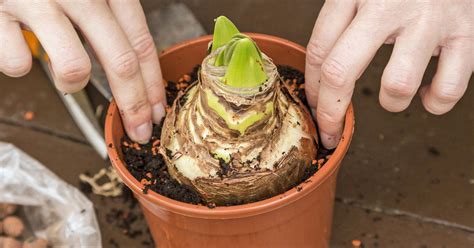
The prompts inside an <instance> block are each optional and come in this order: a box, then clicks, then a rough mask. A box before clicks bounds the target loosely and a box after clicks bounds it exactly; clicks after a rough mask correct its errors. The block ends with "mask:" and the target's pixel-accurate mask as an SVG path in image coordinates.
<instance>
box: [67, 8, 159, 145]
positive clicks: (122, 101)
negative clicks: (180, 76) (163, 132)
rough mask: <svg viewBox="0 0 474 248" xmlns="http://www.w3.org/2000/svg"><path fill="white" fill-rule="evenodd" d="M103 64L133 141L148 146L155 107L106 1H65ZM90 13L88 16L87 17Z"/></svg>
mask: <svg viewBox="0 0 474 248" xmlns="http://www.w3.org/2000/svg"><path fill="white" fill-rule="evenodd" d="M62 5H63V8H64V9H65V11H66V13H67V14H68V16H70V17H71V19H72V20H73V21H74V22H75V23H76V24H77V25H78V26H79V28H80V29H81V31H82V33H83V34H84V36H85V37H86V38H87V40H88V41H89V42H90V43H91V47H92V48H93V50H94V51H95V53H96V54H97V57H98V59H99V61H100V62H101V64H102V66H103V68H104V70H105V73H106V75H107V78H108V80H109V83H110V87H111V89H112V93H113V95H114V98H115V100H116V102H117V105H118V107H119V109H120V113H121V115H122V120H123V123H124V126H125V130H126V131H127V134H128V135H129V136H130V138H131V139H133V140H134V141H137V142H139V143H146V142H148V140H149V139H150V137H151V131H152V124H151V106H150V103H149V102H148V97H147V93H146V89H145V85H144V83H143V78H142V75H141V72H140V65H139V63H138V58H137V55H136V54H135V52H134V50H133V48H132V46H131V45H130V43H129V41H128V39H127V36H126V35H125V33H124V32H123V30H122V28H121V27H120V25H119V24H118V23H117V21H116V19H115V17H114V16H113V14H112V12H111V11H110V9H109V6H108V5H107V4H106V3H105V1H90V2H88V3H87V4H86V3H79V2H75V1H65V2H62ZM84 13H87V15H84Z"/></svg>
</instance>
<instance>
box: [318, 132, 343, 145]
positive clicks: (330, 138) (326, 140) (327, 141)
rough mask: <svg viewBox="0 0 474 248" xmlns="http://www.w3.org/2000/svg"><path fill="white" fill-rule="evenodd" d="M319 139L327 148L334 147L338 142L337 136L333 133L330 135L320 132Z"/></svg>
mask: <svg viewBox="0 0 474 248" xmlns="http://www.w3.org/2000/svg"><path fill="white" fill-rule="evenodd" d="M320 135H321V141H322V142H323V145H324V147H326V148H327V149H333V148H336V146H337V144H338V143H339V139H340V138H338V136H335V135H330V134H327V133H323V132H321V134H320Z"/></svg>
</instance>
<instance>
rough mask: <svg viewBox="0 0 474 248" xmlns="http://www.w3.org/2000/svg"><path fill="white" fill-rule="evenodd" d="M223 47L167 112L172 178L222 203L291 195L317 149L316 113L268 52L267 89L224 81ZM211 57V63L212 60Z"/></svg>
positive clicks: (165, 151)
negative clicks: (219, 63)
mask: <svg viewBox="0 0 474 248" xmlns="http://www.w3.org/2000/svg"><path fill="white" fill-rule="evenodd" d="M218 52H219V49H217V50H216V51H214V52H212V53H211V54H210V55H208V56H207V57H206V58H205V59H204V60H203V62H202V65H201V70H200V74H199V79H198V81H197V82H195V83H194V84H193V85H191V86H190V87H189V88H188V89H187V90H186V91H185V92H183V93H182V94H180V95H179V96H178V98H177V99H176V100H175V102H174V104H173V107H172V110H171V111H170V112H169V113H168V115H167V116H166V119H165V122H164V124H163V130H162V135H161V147H160V153H161V154H162V155H163V157H164V159H165V162H166V164H167V167H168V171H169V173H170V175H171V176H172V177H173V178H174V179H176V180H177V181H178V182H180V183H181V184H184V185H187V186H189V187H190V188H193V189H194V190H196V191H197V192H198V193H199V194H200V195H201V197H202V198H203V200H204V201H206V202H213V203H216V204H217V205H229V204H237V203H248V202H253V201H257V200H260V199H262V198H266V197H269V196H273V195H276V194H279V193H283V192H284V191H286V190H288V189H289V188H291V187H293V186H296V184H297V183H298V182H299V181H300V180H301V179H302V177H303V176H304V173H305V170H306V169H308V168H309V167H310V166H311V162H312V160H313V159H314V158H315V156H316V152H317V146H318V144H317V140H318V139H317V134H316V128H315V126H314V123H313V121H312V119H311V116H310V114H309V112H308V111H307V109H306V108H305V107H304V106H303V104H302V103H301V102H300V101H299V99H297V97H296V96H293V95H292V94H290V92H289V90H288V88H287V87H286V86H285V85H284V84H283V83H282V82H281V79H280V77H279V75H278V71H277V68H276V66H275V65H274V64H273V62H272V60H271V59H270V58H268V56H266V55H265V54H263V53H262V60H263V66H264V69H265V72H266V74H267V76H268V80H267V81H266V82H265V83H263V84H262V85H261V86H259V87H249V88H234V87H230V86H228V85H226V84H224V83H223V82H222V80H221V79H222V77H223V76H224V75H225V72H226V67H225V66H214V63H212V61H213V60H214V58H215V56H216V54H217V53H218ZM209 61H211V62H209Z"/></svg>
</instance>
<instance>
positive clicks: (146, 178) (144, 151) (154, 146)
mask: <svg viewBox="0 0 474 248" xmlns="http://www.w3.org/2000/svg"><path fill="white" fill-rule="evenodd" d="M198 70H199V65H198V66H196V67H195V68H194V69H193V71H192V72H190V73H189V74H185V75H183V77H181V78H180V79H179V81H178V82H168V83H167V86H166V95H167V101H168V105H171V104H172V103H173V102H174V100H175V99H176V97H177V96H178V94H179V92H181V91H184V90H185V89H186V88H187V87H188V86H189V85H190V84H192V83H193V82H195V81H196V80H197V72H198ZM278 72H279V74H280V76H281V78H282V80H283V81H284V82H285V83H286V84H287V85H289V86H290V90H291V91H293V92H292V93H293V94H296V95H297V96H298V97H299V99H300V100H301V101H302V102H303V103H304V104H305V105H306V106H307V101H306V96H305V93H304V74H303V73H302V72H300V71H298V70H296V69H294V68H291V67H289V66H283V65H279V66H278ZM161 128H162V125H161V124H158V125H154V127H153V134H152V138H151V140H150V142H149V143H147V144H144V145H140V144H138V143H135V142H133V141H131V139H130V138H129V137H128V136H126V135H125V136H124V137H123V138H122V142H121V149H122V152H123V155H124V156H123V158H124V161H125V163H126V165H127V168H128V170H129V171H130V173H131V174H132V175H133V176H134V177H135V178H136V179H137V180H138V181H139V182H141V183H142V184H143V185H144V186H145V187H144V190H143V193H145V194H146V193H147V192H148V190H153V191H155V192H157V193H159V194H161V195H163V196H166V197H169V198H171V199H174V200H178V201H181V202H185V203H191V204H202V205H207V206H208V207H210V208H213V207H215V204H213V203H208V204H205V203H204V201H203V199H201V197H200V196H199V194H198V193H197V192H195V191H194V190H193V189H191V188H189V187H187V186H185V185H181V184H179V183H178V182H177V181H176V180H174V179H172V178H171V176H170V175H169V173H168V171H167V167H166V164H165V161H164V159H163V156H162V155H161V154H160V153H158V147H159V145H160V137H161ZM332 152H333V150H327V149H324V148H323V147H319V149H318V154H317V158H316V160H313V161H312V165H311V166H310V167H308V169H307V170H306V171H305V175H304V177H303V179H302V180H301V181H299V182H297V183H296V184H295V185H292V186H291V187H297V189H300V188H298V187H299V186H298V185H299V184H300V183H301V182H303V181H305V180H307V179H308V178H309V177H311V176H312V175H313V174H314V173H316V172H317V171H318V170H319V169H320V168H321V167H322V166H323V165H324V164H325V163H326V161H327V160H328V159H329V157H330V156H331V154H332ZM227 167H228V165H227V164H226V163H225V162H224V161H221V169H222V170H223V171H225V169H226V168H227ZM291 187H290V188H291ZM287 190H288V189H287ZM272 196H274V195H268V196H265V197H263V198H262V199H259V200H264V199H267V198H270V197H272ZM239 204H242V202H238V201H236V202H233V203H231V204H227V205H239Z"/></svg>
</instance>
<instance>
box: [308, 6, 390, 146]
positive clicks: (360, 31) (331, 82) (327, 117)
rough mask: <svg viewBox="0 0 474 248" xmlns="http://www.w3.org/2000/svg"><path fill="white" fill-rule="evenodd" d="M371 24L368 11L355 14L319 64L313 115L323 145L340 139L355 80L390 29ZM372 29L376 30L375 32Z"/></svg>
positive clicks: (372, 19) (334, 144)
mask: <svg viewBox="0 0 474 248" xmlns="http://www.w3.org/2000/svg"><path fill="white" fill-rule="evenodd" d="M373 23H374V18H373V16H371V14H366V13H360V14H358V15H357V16H356V18H355V19H354V21H353V22H352V23H351V24H350V26H349V27H348V29H347V30H346V31H345V32H344V33H343V35H342V36H341V37H340V38H339V40H338V41H337V43H336V44H335V46H334V48H333V49H332V50H331V52H330V54H329V55H328V56H327V58H326V59H325V60H324V62H323V64H322V66H321V83H320V89H319V99H318V106H317V114H316V118H317V121H318V126H319V130H320V134H321V141H322V143H323V145H324V146H325V147H326V148H334V147H335V146H336V145H337V143H338V142H339V139H340V137H341V133H342V129H343V120H344V116H345V113H346V110H347V107H348V106H349V104H350V101H351V97H352V93H353V91H354V83H355V80H356V79H357V78H358V77H359V76H360V75H361V74H362V72H363V71H364V69H365V68H366V67H367V65H368V64H369V62H370V60H371V59H372V58H373V57H374V55H375V53H376V52H377V50H378V48H379V47H380V46H381V45H382V44H383V43H384V41H385V40H386V39H387V37H388V36H389V33H390V32H391V30H390V29H388V28H385V27H383V26H380V25H379V26H378V27H374V24H373ZM381 25H383V24H381ZM374 28H378V30H379V31H378V32H374Z"/></svg>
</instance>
